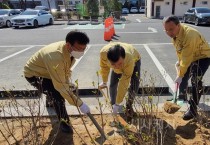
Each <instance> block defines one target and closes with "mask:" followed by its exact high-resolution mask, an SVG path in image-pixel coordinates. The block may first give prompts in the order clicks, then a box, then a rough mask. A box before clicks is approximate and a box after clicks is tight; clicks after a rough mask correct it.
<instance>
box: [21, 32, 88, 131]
mask: <svg viewBox="0 0 210 145" xmlns="http://www.w3.org/2000/svg"><path fill="white" fill-rule="evenodd" d="M88 43H89V38H88V36H87V35H86V34H85V33H83V32H79V31H76V30H75V31H71V32H69V33H68V34H67V36H66V41H59V42H55V43H52V44H49V45H47V46H45V47H43V48H41V49H40V50H39V51H38V52H36V53H35V54H34V55H33V56H32V57H31V58H30V59H29V60H28V61H27V63H26V65H25V67H24V76H25V78H26V80H27V81H28V82H29V83H30V84H31V85H33V86H34V87H36V88H37V89H38V90H39V91H40V92H41V93H44V94H46V95H47V96H48V97H49V98H50V100H52V102H53V106H54V108H55V111H56V114H57V117H58V119H59V120H60V129H61V130H62V131H63V132H66V133H73V130H72V128H71V127H70V126H69V121H70V120H69V116H68V114H67V111H66V107H65V99H66V100H67V101H68V102H69V103H70V104H72V105H75V106H78V107H79V108H80V110H81V112H82V113H84V114H86V113H88V112H90V109H89V107H88V106H87V105H86V104H85V103H83V102H82V101H81V99H80V98H79V97H78V96H76V95H75V94H74V93H73V90H72V88H71V83H70V81H69V79H70V77H71V70H70V69H71V67H72V66H73V64H74V63H75V58H76V59H78V58H80V57H81V56H82V55H83V54H84V51H85V48H86V47H87V44H88Z"/></svg>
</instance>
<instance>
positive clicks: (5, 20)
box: [0, 9, 21, 27]
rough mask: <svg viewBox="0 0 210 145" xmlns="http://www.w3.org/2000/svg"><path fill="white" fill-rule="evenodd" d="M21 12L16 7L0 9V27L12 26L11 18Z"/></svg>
mask: <svg viewBox="0 0 210 145" xmlns="http://www.w3.org/2000/svg"><path fill="white" fill-rule="evenodd" d="M20 13H21V10H16V9H0V27H4V26H6V27H11V26H12V23H11V19H12V18H13V17H15V16H17V15H19V14H20Z"/></svg>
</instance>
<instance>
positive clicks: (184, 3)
mask: <svg viewBox="0 0 210 145" xmlns="http://www.w3.org/2000/svg"><path fill="white" fill-rule="evenodd" d="M180 4H181V5H187V4H188V2H187V1H185V2H180Z"/></svg>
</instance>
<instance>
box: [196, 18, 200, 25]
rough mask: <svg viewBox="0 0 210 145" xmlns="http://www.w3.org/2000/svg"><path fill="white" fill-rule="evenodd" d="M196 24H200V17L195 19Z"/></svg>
mask: <svg viewBox="0 0 210 145" xmlns="http://www.w3.org/2000/svg"><path fill="white" fill-rule="evenodd" d="M195 25H196V26H198V25H199V20H198V18H196V19H195Z"/></svg>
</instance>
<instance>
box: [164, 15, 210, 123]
mask: <svg viewBox="0 0 210 145" xmlns="http://www.w3.org/2000/svg"><path fill="white" fill-rule="evenodd" d="M163 25H164V28H165V31H166V34H167V35H168V36H169V37H171V38H172V42H173V45H174V46H175V49H176V54H177V57H178V61H177V62H176V64H175V67H176V70H178V72H177V77H176V79H175V83H178V84H179V96H178V98H179V99H182V100H187V97H186V96H187V86H188V80H189V79H190V78H191V84H192V97H191V98H190V100H189V104H190V107H189V108H188V110H187V112H186V113H185V114H184V115H183V119H184V120H190V119H193V118H194V117H196V116H197V105H198V104H199V100H200V98H201V94H202V93H203V91H202V90H203V86H202V78H203V76H204V74H205V73H206V71H207V69H208V67H209V65H210V47H209V44H208V42H207V41H206V40H205V38H204V37H203V36H202V35H201V34H200V33H199V32H198V31H197V30H196V29H194V28H192V27H190V26H187V25H184V24H181V23H180V21H179V19H178V17H177V16H169V17H166V18H164V21H163Z"/></svg>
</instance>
